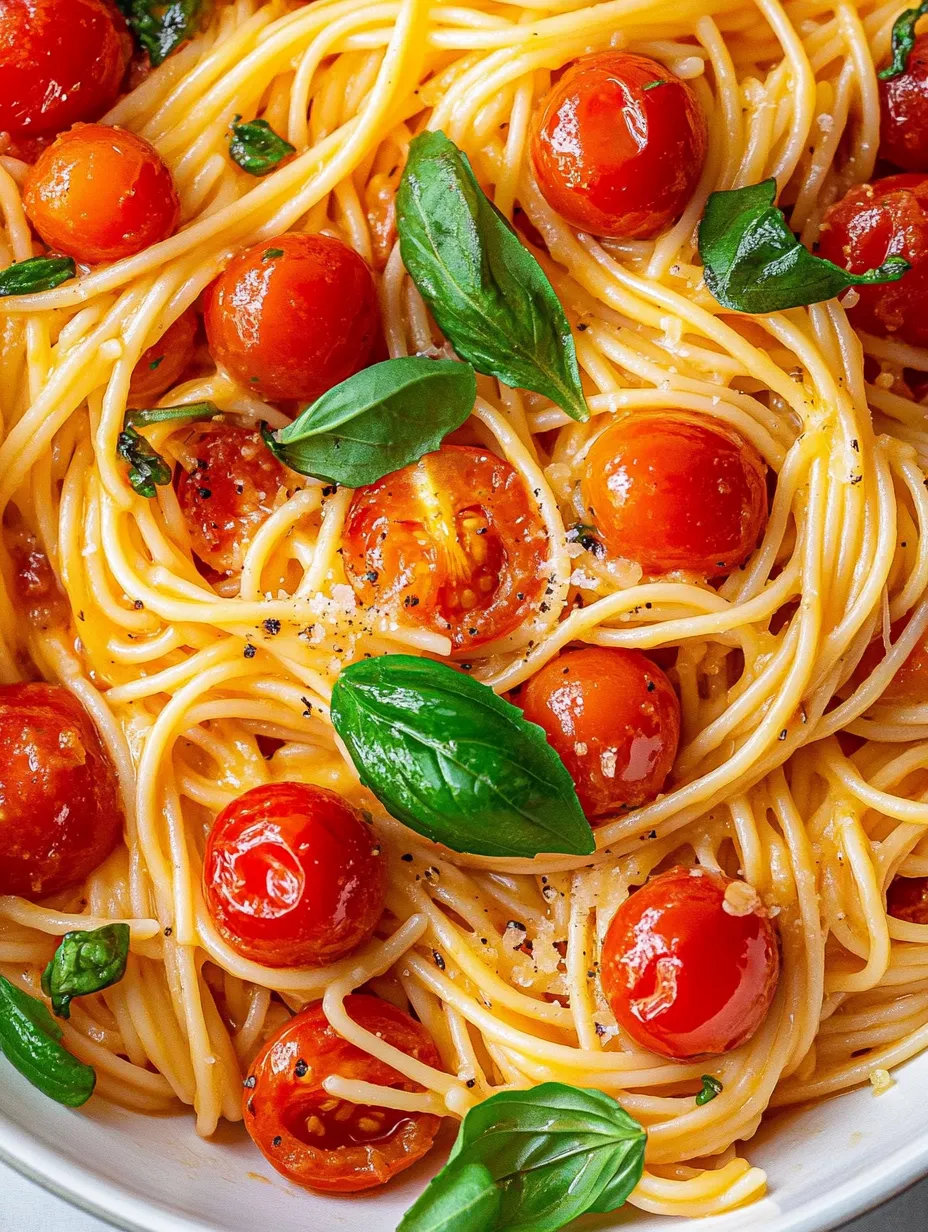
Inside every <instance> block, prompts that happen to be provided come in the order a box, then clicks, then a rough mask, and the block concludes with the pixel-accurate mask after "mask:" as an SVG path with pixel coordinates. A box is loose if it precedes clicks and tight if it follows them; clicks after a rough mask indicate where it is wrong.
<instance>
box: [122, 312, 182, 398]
mask: <svg viewBox="0 0 928 1232" xmlns="http://www.w3.org/2000/svg"><path fill="white" fill-rule="evenodd" d="M196 339H197V314H196V312H195V311H194V310H193V308H188V309H187V311H186V312H184V313H181V315H180V316H179V317H178V318H177V320H176V321H174V322H173V323H172V324H171V325H169V326H168V328H167V329H166V330H165V331H164V333H163V334H162V335H161V337H160V338H159V339H158V341H157V342H154V343H152V345H151V346H150V347H149V348H148V349H147V350H146V351H144V352H143V354H142V357H141V358H140V359H139V362H138V363H137V364H136V365H135V368H134V369H133V370H132V380H131V382H130V383H129V405H130V406H131V407H149V406H153V405H154V403H155V402H156V401H157V400H158V399H159V398H160V397H161V395H162V394H163V393H166V392H167V390H169V389H171V388H172V387H173V386H174V385H176V384H177V383H178V381H179V380H180V379H181V377H182V376H183V375H184V371H185V370H186V368H187V367H188V366H189V364H190V361H191V360H192V359H193V356H194V353H195V352H196Z"/></svg>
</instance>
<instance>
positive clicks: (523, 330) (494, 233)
mask: <svg viewBox="0 0 928 1232" xmlns="http://www.w3.org/2000/svg"><path fill="white" fill-rule="evenodd" d="M396 227H397V232H398V234H399V240H400V252H401V253H402V256H403V263H404V264H405V266H406V269H407V270H408V271H409V275H410V277H411V278H412V280H413V282H414V283H415V284H416V286H417V287H418V288H419V292H420V294H421V295H422V297H423V299H424V300H425V302H426V303H427V304H428V306H429V308H430V309H431V310H432V315H433V316H434V317H435V320H436V321H437V322H438V325H439V328H440V329H441V330H442V332H443V333H444V335H445V337H446V338H447V339H448V341H449V342H450V343H451V345H452V346H453V347H454V349H455V351H457V353H458V355H460V356H461V358H462V359H466V360H468V361H469V362H470V363H472V364H473V365H474V367H475V368H476V369H477V371H478V372H486V373H488V374H489V375H490V376H495V377H498V378H499V379H500V380H501V381H504V382H505V383H506V384H507V385H512V386H517V387H520V388H522V389H532V390H534V391H535V392H536V393H540V394H544V395H545V396H546V397H549V398H550V399H551V400H552V401H553V402H556V403H557V405H558V406H560V407H562V408H563V410H565V411H566V412H567V414H568V415H571V416H572V417H573V418H574V419H580V420H585V419H588V418H589V414H590V412H589V408H588V407H587V404H586V400H585V398H584V396H583V390H582V388H581V385H580V369H579V366H578V364H577V351H576V348H575V346H574V340H573V336H572V334H571V332H570V325H569V323H568V321H567V317H566V315H565V314H564V309H563V308H562V307H561V303H560V300H559V299H558V297H557V295H556V294H555V292H554V288H553V287H552V286H551V283H550V282H549V281H548V279H547V278H546V276H545V273H544V271H543V270H542V268H541V266H540V265H539V264H538V262H537V261H536V260H535V258H534V257H533V256H532V254H531V253H530V252H529V251H528V249H527V248H525V247H524V246H523V245H522V243H521V242H520V241H519V238H518V236H517V235H516V234H515V232H514V231H513V230H512V228H511V227H510V225H509V223H508V222H507V221H506V219H505V218H504V217H503V215H502V214H500V212H499V210H497V208H496V206H494V205H493V204H492V203H491V202H490V201H489V200H488V198H487V197H486V196H485V194H484V193H483V192H482V190H481V189H480V186H479V185H478V183H477V180H476V178H475V176H474V173H473V171H472V170H471V165H470V163H469V162H468V160H467V156H466V154H464V153H462V151H461V150H459V149H458V147H457V146H456V145H455V144H454V142H452V141H449V140H448V138H447V137H446V136H445V134H444V133H442V132H425V133H420V134H419V136H418V137H415V138H414V139H413V141H412V143H411V144H410V147H409V158H408V160H407V162H406V168H405V170H404V171H403V176H402V179H401V180H400V186H399V190H398V192H397V196H396Z"/></svg>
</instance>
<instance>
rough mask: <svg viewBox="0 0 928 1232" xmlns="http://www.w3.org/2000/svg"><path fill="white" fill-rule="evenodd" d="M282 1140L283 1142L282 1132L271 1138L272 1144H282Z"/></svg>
mask: <svg viewBox="0 0 928 1232" xmlns="http://www.w3.org/2000/svg"><path fill="white" fill-rule="evenodd" d="M281 1142H283V1138H281V1136H280V1134H276V1135H275V1136H274V1137H273V1138H272V1139H271V1146H280V1144H281Z"/></svg>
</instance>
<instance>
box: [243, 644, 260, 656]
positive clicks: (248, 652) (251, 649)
mask: <svg viewBox="0 0 928 1232" xmlns="http://www.w3.org/2000/svg"><path fill="white" fill-rule="evenodd" d="M257 653H258V649H257V647H256V646H246V647H245V649H244V650H243V651H242V654H243V655H244V656H245V658H246V659H253V658H254V657H255V655H256V654H257Z"/></svg>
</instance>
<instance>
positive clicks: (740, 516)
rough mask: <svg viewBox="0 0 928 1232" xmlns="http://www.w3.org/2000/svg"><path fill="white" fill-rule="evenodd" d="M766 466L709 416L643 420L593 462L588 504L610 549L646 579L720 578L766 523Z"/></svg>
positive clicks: (617, 426)
mask: <svg viewBox="0 0 928 1232" xmlns="http://www.w3.org/2000/svg"><path fill="white" fill-rule="evenodd" d="M766 474H767V470H766V466H765V465H764V461H763V459H762V458H761V456H760V454H759V453H758V452H757V450H756V449H755V448H754V446H753V445H751V444H750V443H749V442H748V441H746V440H745V439H744V438H743V437H742V436H741V435H740V434H739V433H737V432H735V431H734V430H733V429H732V428H729V427H728V426H727V425H725V424H723V423H720V422H718V421H717V420H714V419H710V418H709V417H708V416H706V415H696V414H690V413H688V412H686V411H643V412H637V413H636V414H634V415H626V416H623V417H622V418H620V419H616V420H614V421H613V422H612V423H611V424H610V425H609V427H608V428H606V430H605V432H603V433H602V435H601V436H599V437H597V439H596V440H595V441H594V443H593V446H592V448H591V449H590V451H589V453H588V455H587V459H586V475H585V478H584V480H583V485H582V491H583V499H584V503H585V504H586V506H587V508H588V510H589V514H590V519H591V521H592V522H594V523H595V525H596V527H597V528H598V530H599V533H600V535H601V537H602V539H603V540H604V542H605V544H606V547H607V548H608V549H609V551H610V552H611V553H612V554H613V555H614V556H621V557H624V558H626V559H628V560H633V561H637V563H638V564H639V565H641V567H642V569H644V571H645V573H651V574H654V573H669V572H670V571H671V570H676V569H681V570H685V571H687V572H691V573H698V574H699V575H700V576H702V577H706V578H711V577H721V576H722V575H724V574H726V573H730V572H731V570H732V569H734V568H736V567H737V566H738V565H740V564H741V563H742V561H744V560H746V559H747V557H748V556H749V555H750V553H751V552H752V551H753V549H754V547H755V546H756V544H757V539H758V536H759V535H760V533H761V531H762V530H763V529H764V526H765V525H766V522H767V481H766Z"/></svg>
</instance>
